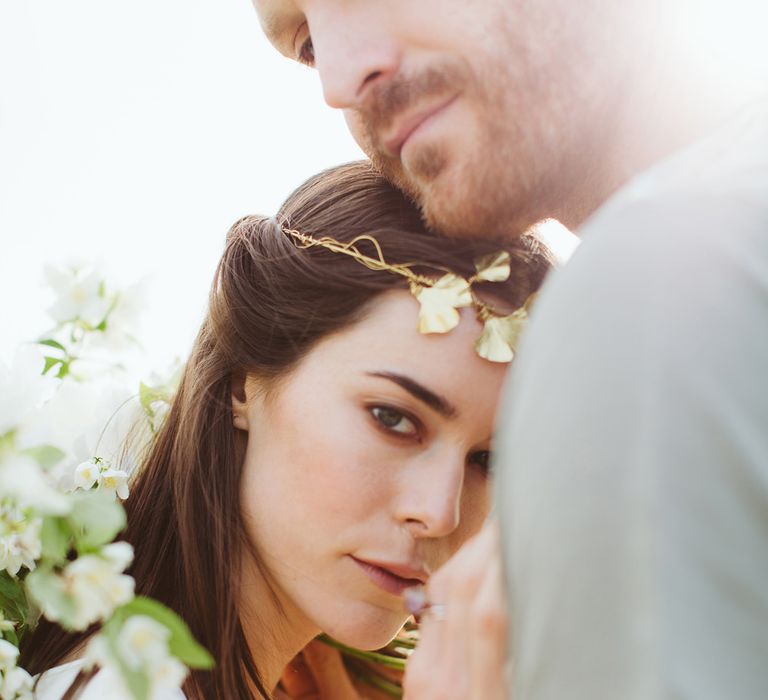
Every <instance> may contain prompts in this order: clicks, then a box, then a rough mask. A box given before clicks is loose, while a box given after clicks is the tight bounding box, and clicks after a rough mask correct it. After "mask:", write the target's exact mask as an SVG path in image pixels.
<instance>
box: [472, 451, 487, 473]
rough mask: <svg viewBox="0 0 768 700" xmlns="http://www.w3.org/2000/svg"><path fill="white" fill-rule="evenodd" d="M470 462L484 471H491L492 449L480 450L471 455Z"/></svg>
mask: <svg viewBox="0 0 768 700" xmlns="http://www.w3.org/2000/svg"><path fill="white" fill-rule="evenodd" d="M469 463H470V464H475V465H477V466H478V467H480V469H482V470H483V471H484V472H490V471H491V452H490V450H478V451H477V452H473V453H472V454H471V455H469Z"/></svg>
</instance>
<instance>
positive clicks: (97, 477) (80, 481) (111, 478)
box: [74, 457, 129, 500]
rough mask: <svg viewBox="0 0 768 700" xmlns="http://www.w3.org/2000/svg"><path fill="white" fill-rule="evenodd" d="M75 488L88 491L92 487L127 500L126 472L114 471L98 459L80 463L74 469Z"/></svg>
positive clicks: (107, 463)
mask: <svg viewBox="0 0 768 700" xmlns="http://www.w3.org/2000/svg"><path fill="white" fill-rule="evenodd" d="M74 483H75V488H79V489H83V490H84V491H88V490H89V489H91V488H93V487H94V486H98V488H100V489H102V490H103V491H107V492H109V493H114V494H117V496H118V497H119V498H121V499H122V500H125V499H126V498H128V492H129V491H128V472H126V471H123V470H122V469H115V468H114V467H111V466H110V465H109V462H105V461H104V460H102V459H100V458H99V457H94V458H93V459H89V460H88V461H87V462H81V463H80V464H79V465H78V466H77V467H75V478H74Z"/></svg>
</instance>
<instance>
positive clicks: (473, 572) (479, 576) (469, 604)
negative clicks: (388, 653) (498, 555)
mask: <svg viewBox="0 0 768 700" xmlns="http://www.w3.org/2000/svg"><path fill="white" fill-rule="evenodd" d="M460 554H461V557H456V559H455V560H454V561H451V562H450V563H449V566H450V569H449V571H448V573H447V578H448V581H447V584H446V586H447V589H448V597H447V599H446V601H445V602H446V606H447V608H446V615H445V620H444V621H443V623H442V624H443V642H442V649H443V660H442V662H441V663H442V664H444V665H445V666H446V667H447V668H455V669H458V670H460V672H458V673H457V674H456V677H455V678H454V679H453V687H454V692H455V693H456V695H455V697H457V698H458V697H460V698H462V699H464V698H469V697H470V694H471V693H472V688H473V686H474V685H475V684H476V679H475V678H474V677H473V675H472V673H471V668H470V667H469V664H468V660H469V659H470V656H471V654H472V647H473V646H474V645H475V644H476V643H477V641H478V640H477V639H476V638H475V635H474V634H473V633H472V632H473V624H474V621H473V615H474V612H475V605H476V600H477V597H478V595H479V592H480V590H481V587H482V585H483V583H484V580H485V576H486V571H487V568H488V564H489V563H490V562H491V561H492V559H493V556H494V538H493V532H492V530H491V529H490V528H484V529H483V530H482V531H481V532H480V534H478V535H477V537H475V538H474V539H473V540H471V541H469V542H468V543H467V544H466V545H465V547H464V549H463V551H462V552H461V553H460Z"/></svg>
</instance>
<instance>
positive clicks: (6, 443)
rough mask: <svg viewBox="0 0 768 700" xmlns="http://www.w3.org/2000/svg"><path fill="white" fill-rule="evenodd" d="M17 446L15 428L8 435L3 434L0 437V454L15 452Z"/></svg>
mask: <svg viewBox="0 0 768 700" xmlns="http://www.w3.org/2000/svg"><path fill="white" fill-rule="evenodd" d="M15 444H16V429H15V428H13V429H11V430H9V431H8V432H7V433H3V434H2V435H0V452H4V451H5V450H13V448H14V445H15Z"/></svg>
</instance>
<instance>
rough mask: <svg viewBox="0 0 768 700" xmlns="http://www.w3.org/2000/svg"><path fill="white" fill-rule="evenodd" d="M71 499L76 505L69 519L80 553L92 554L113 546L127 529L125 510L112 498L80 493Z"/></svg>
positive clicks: (100, 494) (96, 493) (89, 492)
mask: <svg viewBox="0 0 768 700" xmlns="http://www.w3.org/2000/svg"><path fill="white" fill-rule="evenodd" d="M72 498H73V500H74V504H73V507H72V512H71V513H70V514H69V516H68V517H69V521H70V523H71V524H72V529H73V530H74V532H75V539H76V540H77V550H78V552H82V551H92V550H94V549H96V548H98V547H101V546H102V545H104V544H107V543H109V542H112V540H114V539H115V537H116V536H117V534H118V533H119V532H120V531H121V530H122V529H123V528H124V527H125V510H123V506H122V505H120V503H118V502H117V501H116V500H115V498H114V496H113V495H112V494H109V493H103V492H101V491H81V492H77V493H76V494H74V495H73V496H72Z"/></svg>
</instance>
